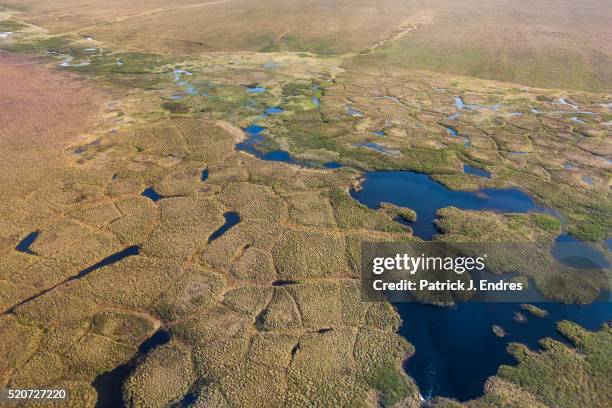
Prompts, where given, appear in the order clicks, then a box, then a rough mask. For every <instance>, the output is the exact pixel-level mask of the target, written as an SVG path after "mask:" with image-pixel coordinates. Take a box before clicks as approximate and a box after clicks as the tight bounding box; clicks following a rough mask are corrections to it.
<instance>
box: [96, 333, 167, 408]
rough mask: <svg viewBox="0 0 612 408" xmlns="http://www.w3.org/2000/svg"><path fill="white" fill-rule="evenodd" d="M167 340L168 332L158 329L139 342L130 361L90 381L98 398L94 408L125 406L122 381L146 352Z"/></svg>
mask: <svg viewBox="0 0 612 408" xmlns="http://www.w3.org/2000/svg"><path fill="white" fill-rule="evenodd" d="M168 341H170V334H169V333H168V332H167V331H166V330H164V329H159V330H157V331H156V332H155V333H153V335H152V336H151V337H149V338H148V339H146V340H145V341H143V342H142V343H141V344H140V346H139V347H138V352H137V353H136V355H134V357H132V359H131V360H130V361H128V362H127V363H125V364H121V365H119V366H117V367H115V368H114V369H112V370H111V371H107V372H105V373H103V374H100V375H99V376H97V377H96V378H95V380H94V381H93V383H92V385H93V387H94V388H95V389H96V391H97V393H98V400H97V401H96V405H95V406H96V408H123V407H125V406H126V404H125V402H124V401H123V392H122V386H123V383H124V382H125V380H127V379H128V378H129V376H130V375H131V374H132V373H133V372H134V370H135V369H136V367H138V364H140V363H141V362H142V360H143V359H144V358H145V357H146V355H147V354H148V353H150V352H151V351H152V350H154V349H155V348H157V347H159V346H162V345H164V344H166V343H168Z"/></svg>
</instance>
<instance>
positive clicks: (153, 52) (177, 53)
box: [0, 0, 612, 407]
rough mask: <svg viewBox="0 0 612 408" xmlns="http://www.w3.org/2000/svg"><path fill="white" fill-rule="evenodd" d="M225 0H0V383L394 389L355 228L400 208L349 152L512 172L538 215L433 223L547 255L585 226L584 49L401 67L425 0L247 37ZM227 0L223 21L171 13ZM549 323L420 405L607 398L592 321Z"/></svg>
mask: <svg viewBox="0 0 612 408" xmlns="http://www.w3.org/2000/svg"><path fill="white" fill-rule="evenodd" d="M26 3H27V2H26ZM34 3H36V4H34ZM243 3H244V2H231V1H228V2H224V1H213V2H209V3H200V2H188V1H187V2H182V1H174V2H167V1H163V2H152V3H147V4H146V5H144V4H140V3H136V2H130V1H128V2H121V4H114V5H113V7H108V8H102V7H92V8H90V9H85V10H84V12H83V13H82V14H81V16H80V17H79V19H76V21H75V20H74V19H71V18H61V17H62V16H69V15H70V14H71V13H70V10H71V9H72V8H73V7H75V6H79V5H82V4H81V3H80V2H79V1H78V0H71V1H65V2H60V3H59V4H56V3H53V4H51V3H50V2H32V4H23V3H21V4H22V5H23V6H24V7H25V8H26V10H24V11H23V12H22V13H17V12H15V11H12V10H8V9H0V24H2V25H0V32H2V33H5V34H6V35H5V36H3V37H0V47H2V48H4V49H6V50H7V51H6V52H5V51H0V52H1V54H0V73H1V74H2V75H0V89H1V90H2V96H3V99H2V100H1V101H0V123H2V127H0V154H1V158H2V160H0V170H1V172H2V174H3V177H2V178H1V179H0V183H1V184H0V188H1V189H2V191H3V199H2V203H1V204H0V215H2V217H3V222H2V227H1V229H0V243H1V247H0V251H1V256H2V259H3V262H2V263H1V264H0V313H1V316H0V327H2V330H1V332H2V333H3V338H2V340H0V385H2V386H8V387H14V388H17V387H18V388H33V387H41V386H44V387H46V388H62V387H65V388H69V389H70V393H71V399H70V403H71V404H72V406H95V405H96V404H98V405H99V406H104V405H106V406H115V405H116V404H118V403H121V401H123V402H122V403H124V404H126V405H129V406H151V407H153V406H187V405H189V404H193V405H194V406H219V407H222V406H228V407H230V406H306V405H312V406H330V405H333V406H351V407H353V406H376V405H377V404H382V405H384V406H393V405H394V404H403V405H398V406H419V405H420V403H421V401H420V396H419V390H418V388H417V386H416V385H415V384H414V382H413V381H412V379H411V378H409V377H408V376H407V375H406V374H405V372H404V371H403V370H402V362H403V361H404V360H405V359H406V358H409V357H410V355H411V354H412V353H413V352H414V348H413V347H412V346H411V345H410V344H409V343H408V342H407V341H406V340H405V339H404V338H403V337H402V336H400V335H399V334H398V333H397V330H398V328H399V326H400V324H401V322H400V318H399V316H398V314H397V312H396V310H394V309H393V307H392V306H391V305H390V304H387V303H369V302H362V299H361V288H360V271H359V265H360V259H359V248H360V243H361V242H364V241H402V240H414V239H418V238H417V237H414V236H412V234H411V229H410V227H409V226H407V225H406V224H407V223H408V224H409V223H410V222H414V221H415V217H416V221H417V222H418V220H419V214H418V212H417V213H416V214H414V212H413V211H410V209H408V208H403V207H397V206H394V205H392V204H386V205H382V206H381V208H380V209H370V208H368V207H366V206H364V205H361V204H359V202H357V201H356V200H354V199H353V198H352V197H351V194H350V191H351V190H352V189H354V188H359V186H360V184H361V183H362V182H363V179H362V175H363V172H364V171H372V170H414V171H418V172H423V173H427V174H430V175H432V178H433V179H434V180H436V181H438V182H440V183H442V184H443V185H444V186H446V187H448V188H452V189H457V190H459V189H461V190H470V191H476V190H479V189H483V188H519V189H521V190H522V191H523V192H525V193H527V194H529V195H530V196H531V197H533V198H534V199H535V201H536V202H537V204H538V205H541V206H543V207H547V208H550V209H553V210H554V213H555V214H556V215H555V216H551V215H550V214H549V215H546V214H537V213H527V214H499V213H493V212H483V211H469V210H460V209H456V208H445V209H441V210H440V212H439V213H438V218H439V221H438V226H437V228H438V230H439V231H440V232H442V235H440V236H439V237H437V238H436V239H440V240H458V241H460V240H466V239H468V240H469V239H472V240H474V239H476V240H482V241H495V240H499V239H500V237H504V238H508V237H512V238H513V239H516V240H522V241H525V240H526V241H529V242H533V243H534V245H536V244H537V245H538V250H539V251H541V252H538V253H541V255H542V256H543V257H550V254H549V248H550V246H552V245H553V242H554V240H555V237H556V236H557V235H559V233H561V231H562V230H564V231H569V232H571V233H572V234H574V235H575V236H577V237H579V238H581V239H585V240H589V241H592V242H594V244H593V245H596V246H599V247H600V246H601V242H602V240H603V239H605V238H607V237H609V236H610V233H611V230H612V224H611V221H610V220H612V217H610V215H611V214H612V204H611V201H610V169H611V168H612V162H611V159H612V150H611V149H612V144H611V139H610V126H611V124H612V105H611V104H612V99H611V97H610V93H609V89H610V87H609V84H610V83H609V82H607V81H609V72H606V73H605V74H604V75H599V76H597V79H596V80H592V81H591V80H588V81H587V80H586V79H584V78H591V79H592V78H593V75H591V74H592V72H593V71H589V70H594V72H600V71H601V70H602V69H604V68H605V64H603V65H601V64H593V65H590V66H588V69H587V70H586V71H579V72H578V74H576V75H575V77H574V78H576V80H575V82H574V84H575V85H576V86H566V85H567V84H566V83H564V82H563V81H564V80H565V79H564V80H563V81H561V80H559V82H555V83H554V84H549V83H546V81H543V80H540V79H541V77H539V76H537V75H539V74H538V72H539V71H538V70H535V71H534V72H535V73H534V76H533V77H521V76H520V75H519V74H517V72H516V71H515V70H510V71H509V70H507V69H506V68H507V67H508V66H511V65H503V64H502V68H504V69H499V70H497V69H492V70H490V72H476V73H475V72H471V71H470V68H469V66H466V64H459V68H457V69H455V68H452V69H450V68H448V67H449V65H448V64H447V62H444V61H443V62H444V63H442V62H440V61H438V60H436V61H438V62H436V63H435V64H433V63H432V64H433V65H429V66H426V67H423V66H412V65H410V66H406V64H404V62H406V61H410V60H412V59H413V57H414V55H415V53H416V51H414V50H413V51H410V52H408V51H406V54H405V55H404V54H402V53H398V52H394V51H393V50H394V49H395V47H398V46H400V45H398V44H402V43H404V42H405V41H407V40H408V39H409V38H411V36H412V35H413V34H418V36H417V39H419V41H424V40H422V38H423V37H419V36H424V35H427V33H428V32H429V33H430V32H431V31H430V30H432V29H434V28H435V27H436V25H439V24H441V23H440V20H439V19H435V16H437V15H439V14H436V13H435V12H430V11H428V12H422V10H421V11H417V9H419V7H416V6H406V5H405V4H404V3H403V2H394V1H390V2H387V3H388V4H387V5H386V7H381V8H379V9H377V13H375V14H374V17H373V18H372V19H370V18H368V17H369V16H371V11H372V10H370V8H369V6H364V5H358V6H355V5H354V4H348V3H347V4H345V3H342V2H340V3H339V5H338V6H337V7H338V9H339V12H338V14H339V15H346V16H348V17H347V19H348V20H349V21H350V23H351V24H348V25H346V26H343V27H346V28H345V29H346V30H348V32H346V33H345V32H341V33H338V32H335V31H333V30H332V31H329V27H331V26H332V25H331V24H322V26H321V27H319V28H321V29H320V30H319V29H318V27H314V26H311V23H312V22H314V21H315V20H314V19H313V18H312V16H311V15H310V14H306V15H302V16H300V17H299V18H298V20H299V21H298V24H295V22H293V23H291V24H288V26H287V27H283V26H282V24H279V25H278V26H274V27H273V29H271V30H269V31H267V32H265V33H254V32H253V29H252V27H251V26H249V25H248V24H246V23H245V21H253V26H264V27H265V26H266V25H265V24H259V25H258V23H261V22H262V20H263V21H268V20H266V19H269V18H270V13H269V12H268V11H262V10H261V9H260V8H259V7H258V6H252V5H246V4H243ZM269 3H270V7H274V8H275V9H278V4H277V3H276V2H269ZM349 3H352V2H349ZM364 3H365V2H364ZM249 4H250V3H249ZM359 4H361V3H359ZM440 4H445V3H444V2H440ZM115 6H116V7H118V8H119V11H120V12H118V11H117V9H115V8H114V7H115ZM242 6H244V7H242ZM230 7H231V9H230ZM372 7H374V6H372ZM233 9H235V10H244V11H241V12H240V13H238V12H233V13H234V14H235V15H234V17H235V19H233V20H232V21H234V22H235V24H236V27H227V26H222V27H220V26H219V25H215V24H212V25H210V26H209V27H210V29H209V30H208V31H205V32H202V31H198V30H195V29H190V28H189V27H191V26H192V25H198V26H200V25H201V24H203V23H202V21H201V20H200V19H199V18H198V16H199V17H202V16H203V15H204V16H205V17H202V18H206V19H212V20H218V19H219V16H227V13H232V11H231V10H233ZM278 10H279V13H281V14H283V15H284V14H287V15H292V10H291V8H289V9H283V8H280V9H278ZM111 11H112V13H111ZM320 12H321V10H318V9H317V8H313V9H312V10H311V12H310V13H312V14H313V15H319V14H317V13H320ZM343 13H344V14H343ZM402 13H403V14H406V15H410V16H412V18H407V19H402V18H399V17H397V16H400V15H402ZM450 13H451V15H453V13H458V11H457V10H455V9H452V10H451V12H450ZM116 14H119V15H120V16H119V17H117V15H116ZM349 17H350V18H349ZM296 18H297V17H296ZM280 20H281V21H286V20H287V19H280ZM366 20H367V21H368V25H365V26H364V24H363V22H364V21H366ZM176 21H182V22H183V23H184V24H185V25H184V26H181V27H178V26H176V24H175V22H176ZM304 21H309V22H310V23H309V24H306V23H305V22H304ZM431 21H434V23H435V24H434V25H433V27H431V26H429V25H428V24H429V23H430V22H431ZM443 21H444V20H443ZM595 21H599V20H597V19H596V20H595ZM300 22H301V23H300ZM205 25H206V24H205ZM41 27H45V28H41ZM294 27H297V29H295V30H294V29H293V28H294ZM598 27H599V26H598ZM47 28H48V29H49V31H47ZM221 29H222V31H220V30H221ZM462 29H463V30H465V27H463V28H462ZM360 30H361V31H360ZM589 30H590V29H589ZM159 31H162V32H164V33H165V34H164V35H162V36H160V35H158V32H159ZM226 31H232V32H233V33H234V34H233V35H232V36H231V38H229V39H228V38H227V37H226V36H225V35H224V34H225V32H226ZM130 33H133V34H130ZM186 33H188V34H186ZM355 33H360V35H354V34H355ZM194 36H195V37H194ZM192 37H193V38H192ZM334 37H338V38H339V39H340V40H338V41H333V40H332V38H334ZM124 38H127V40H125V42H124ZM153 38H155V40H152V39H153ZM419 41H417V42H416V44H419ZM145 44H146V46H145ZM411 44H414V43H411ZM513 44H515V43H513ZM540 45H541V43H538V46H540ZM596 45H597V44H596ZM402 49H403V50H411V48H410V47H407V48H402ZM418 52H419V53H421V52H427V50H425V51H423V49H419V51H418ZM509 52H510V55H513V54H512V53H513V52H515V50H514V49H513V48H512V47H509ZM584 52H587V51H584ZM417 54H418V53H417ZM536 54H537V53H536ZM419 55H420V54H419ZM478 55H480V54H478ZM537 55H539V54H537ZM398 58H399V59H400V61H399V62H398V61H397V59H398ZM483 58H485V57H483ZM601 58H604V57H601ZM485 60H487V61H488V60H489V58H488V57H487V58H485ZM530 62H532V60H529V59H527V62H526V63H530ZM483 66H487V65H486V64H483ZM602 66H603V67H604V68H602ZM408 68H410V69H408ZM414 68H418V69H419V70H415V69H414ZM572 69H573V68H572ZM466 74H467V75H466ZM482 78H488V79H482ZM559 78H566V76H563V75H561V74H560V75H559ZM500 80H505V81H514V82H501V81H500ZM553 80H554V76H553ZM602 84H604V85H603V87H602ZM537 86H541V87H537ZM255 136H257V137H259V139H253V137H255ZM249 140H251V142H252V143H251V144H250V145H249V144H248V142H249ZM241 143H242V144H243V145H246V146H251V148H252V149H251V153H249V149H248V148H246V147H245V148H243V149H240V148H238V149H237V148H236V146H238V147H240V146H241V145H240V144H241ZM243 150H246V151H243ZM270 152H271V153H273V154H275V155H276V156H273V157H272V159H270V156H266V154H269V153H270ZM279 152H280V153H279ZM252 153H256V154H252ZM279 157H280V158H281V159H279ZM282 161H288V162H290V163H283V162H282ZM465 165H468V166H471V168H472V169H473V170H471V171H466V170H465V169H466V168H465ZM479 171H480V172H479ZM398 216H401V217H404V221H405V222H398V220H397V217H398ZM559 220H561V221H559ZM24 240H25V241H24ZM561 272H563V273H561ZM577 274H578V272H577V271H576V270H571V269H563V270H562V271H561V270H560V273H556V274H554V276H553V275H551V276H542V275H538V274H536V273H535V272H534V273H532V274H530V273H525V276H526V277H529V278H532V279H533V281H534V282H535V284H536V286H537V287H538V289H540V290H541V291H542V292H543V293H544V294H547V295H549V296H552V297H556V298H557V299H562V300H565V301H570V302H576V301H580V302H584V301H590V300H592V299H594V298H595V297H597V295H598V294H599V293H600V291H601V290H605V289H606V288H607V282H608V280H607V278H609V277H608V276H601V275H599V274H595V273H594V274H593V275H589V279H584V274H585V273H582V275H581V276H582V278H583V279H584V285H580V286H579V287H578V289H576V287H575V286H571V285H570V282H572V281H573V280H575V279H577ZM526 310H528V311H529V312H530V313H538V314H542V312H541V311H538V310H537V309H534V308H529V307H527V308H526ZM560 331H562V333H565V334H566V335H567V337H568V338H569V339H570V340H571V341H572V342H573V343H574V344H575V346H576V347H575V348H573V347H568V346H567V345H564V344H560V343H559V344H557V342H553V341H544V343H543V345H544V349H543V350H542V351H540V352H535V351H529V350H525V349H524V348H522V347H521V346H519V345H513V346H511V352H512V353H513V354H514V355H515V356H516V357H517V359H518V361H519V364H518V365H517V366H516V367H502V368H501V369H500V371H499V373H498V375H497V376H495V377H491V378H490V380H489V381H488V382H487V384H486V386H485V390H484V392H485V395H484V396H482V397H480V398H477V399H475V400H472V401H468V402H465V403H459V402H454V401H450V400H446V399H443V398H442V399H439V400H435V401H431V403H432V404H435V405H436V406H474V407H476V406H500V407H501V406H509V405H512V406H537V407H539V406H556V405H561V406H602V407H603V406H607V405H608V403H609V402H610V401H611V400H612V396H611V395H610V394H609V391H608V390H610V389H612V388H611V387H609V385H610V384H609V381H610V380H609V378H610V377H609V375H607V374H609V372H610V361H612V359H610V358H609V354H610V350H611V346H610V345H611V344H612V343H611V340H610V335H611V334H610V327H609V325H604V326H603V327H602V329H601V330H600V331H599V332H596V333H592V332H586V331H584V330H582V329H581V328H579V327H576V326H575V325H572V324H570V323H561V324H560ZM491 335H492V336H493V334H491ZM568 367H571V369H570V368H568ZM560 372H562V373H568V376H569V373H573V374H575V375H579V376H580V378H579V381H574V379H572V378H569V377H566V376H565V375H559V373H560ZM536 373H537V374H536ZM542 384H543V385H542ZM570 385H571V386H570ZM560 389H562V390H563V392H558V391H559V390H560ZM119 391H120V392H121V396H118V395H117V392H119ZM574 391H575V392H574Z"/></svg>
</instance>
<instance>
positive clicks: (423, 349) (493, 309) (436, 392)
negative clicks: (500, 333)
mask: <svg viewBox="0 0 612 408" xmlns="http://www.w3.org/2000/svg"><path fill="white" fill-rule="evenodd" d="M608 296H609V294H608ZM536 305H537V306H538V307H540V308H542V309H545V310H547V311H548V313H549V316H548V317H545V318H538V317H535V316H532V315H530V314H529V313H527V312H525V311H523V310H521V309H520V308H519V304H518V303H461V304H458V305H457V306H455V307H452V308H441V307H436V306H430V305H424V304H420V303H396V304H395V305H394V306H395V308H396V309H397V311H398V312H399V314H400V316H401V317H402V320H403V323H402V326H401V327H400V329H399V333H400V334H401V335H402V336H404V337H405V338H406V339H408V341H409V342H410V343H412V345H414V347H415V349H416V352H415V354H414V355H413V356H412V357H411V358H410V359H408V360H407V361H406V362H405V365H404V368H405V370H406V372H407V373H408V374H409V375H410V376H411V377H412V378H414V380H415V381H416V383H417V385H418V386H419V388H420V391H421V394H422V395H423V397H424V398H426V399H427V398H432V397H435V396H445V397H452V398H456V399H458V400H460V401H465V400H468V399H472V398H475V397H478V396H480V395H482V394H483V386H484V383H485V382H486V380H487V378H488V377H490V376H492V375H495V374H496V373H497V369H498V367H499V366H500V365H502V364H505V365H515V364H516V362H515V361H514V359H513V357H512V356H510V355H509V354H508V353H507V352H506V347H507V345H508V343H509V342H519V343H523V344H525V345H527V346H528V347H529V348H530V349H532V350H537V349H538V348H539V346H538V341H539V340H540V339H541V338H544V337H551V338H554V339H557V340H561V341H566V340H565V339H564V338H563V337H562V336H561V335H560V334H559V333H557V331H556V326H555V325H556V323H557V322H559V321H561V320H570V321H573V322H575V323H578V324H580V325H581V326H583V327H585V328H586V329H589V330H597V329H598V328H599V327H600V326H601V324H602V323H603V322H605V321H608V320H610V319H612V303H610V302H596V303H592V304H590V305H584V306H580V305H566V304H560V303H552V302H548V303H537V304H536ZM515 312H520V313H522V314H523V315H525V316H526V317H527V322H525V323H520V322H517V321H515V320H514V313H515ZM493 325H499V326H501V327H502V328H503V329H504V330H505V331H506V333H507V335H506V336H505V337H504V338H499V337H497V336H496V335H495V334H494V333H493V331H492V326H493Z"/></svg>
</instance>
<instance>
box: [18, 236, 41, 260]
mask: <svg viewBox="0 0 612 408" xmlns="http://www.w3.org/2000/svg"><path fill="white" fill-rule="evenodd" d="M38 235H40V231H33V232H30V233H29V234H28V235H26V236H25V238H23V239H22V240H21V241H19V243H18V244H17V246H16V247H15V250H17V251H19V252H23V253H24V254H29V255H36V254H35V253H34V252H32V250H31V249H30V245H32V244H33V243H34V241H36V238H38Z"/></svg>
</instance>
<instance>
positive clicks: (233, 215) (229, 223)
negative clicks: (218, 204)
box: [208, 211, 240, 244]
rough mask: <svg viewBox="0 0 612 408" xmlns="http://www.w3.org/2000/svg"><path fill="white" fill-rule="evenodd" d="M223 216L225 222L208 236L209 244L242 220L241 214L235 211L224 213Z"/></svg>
mask: <svg viewBox="0 0 612 408" xmlns="http://www.w3.org/2000/svg"><path fill="white" fill-rule="evenodd" d="M223 218H225V223H224V224H223V225H222V226H221V227H220V228H219V229H218V230H216V231H215V232H213V233H212V234H211V235H210V237H208V243H209V244H210V243H211V242H212V241H214V240H215V239H217V238H219V237H220V236H221V235H223V234H225V233H226V232H227V231H228V230H229V229H230V228H232V227H233V226H234V225H236V224H238V223H239V222H240V215H239V214H238V213H237V212H234V211H227V212H225V213H223Z"/></svg>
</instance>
